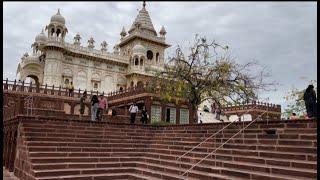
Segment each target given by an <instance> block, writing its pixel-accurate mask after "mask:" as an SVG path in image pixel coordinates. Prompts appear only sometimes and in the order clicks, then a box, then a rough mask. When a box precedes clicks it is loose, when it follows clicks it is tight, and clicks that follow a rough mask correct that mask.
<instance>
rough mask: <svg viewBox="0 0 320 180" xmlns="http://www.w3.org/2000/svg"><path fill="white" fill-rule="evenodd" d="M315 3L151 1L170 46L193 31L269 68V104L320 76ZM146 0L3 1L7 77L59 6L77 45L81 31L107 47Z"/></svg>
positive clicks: (84, 40)
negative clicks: (272, 86)
mask: <svg viewBox="0 0 320 180" xmlns="http://www.w3.org/2000/svg"><path fill="white" fill-rule="evenodd" d="M316 5H317V4H316V2H280V3H279V2H147V6H146V8H147V10H148V11H149V15H150V17H151V20H152V22H153V25H154V27H155V29H156V31H157V32H159V30H160V28H161V26H162V25H164V27H165V29H166V31H167V36H166V41H167V43H169V44H171V45H172V46H171V47H170V48H168V49H167V51H166V54H165V55H170V54H172V53H173V50H174V48H175V47H176V45H178V44H180V45H183V46H187V45H188V43H189V42H191V41H192V39H193V37H194V35H195V34H196V33H198V34H199V35H203V36H206V37H207V39H209V40H216V41H218V42H220V43H222V44H227V45H228V46H229V47H230V49H231V53H232V56H233V57H236V61H237V62H239V63H244V62H248V61H251V60H256V61H259V63H260V64H263V65H266V66H268V67H269V70H270V72H271V73H272V79H271V80H276V81H277V82H278V83H279V84H280V85H279V86H277V91H274V92H264V93H263V94H262V97H270V102H272V103H277V104H281V105H285V102H284V99H283V97H284V96H285V95H286V93H287V92H288V91H289V90H290V88H291V87H293V86H294V87H297V88H299V89H303V88H306V86H307V85H308V83H309V81H310V80H317V51H316V49H317V41H316V39H317V34H316V33H317V29H316V27H317V15H316V13H317V7H316ZM141 7H142V2H4V6H3V8H4V20H3V23H4V34H3V37H4V38H3V46H4V58H3V60H4V62H3V76H4V78H6V77H8V78H9V79H15V72H16V68H17V65H18V63H19V61H20V58H21V57H22V55H23V54H24V53H25V52H29V54H30V53H31V52H32V51H31V44H32V43H33V42H34V38H35V36H36V35H37V34H39V33H40V32H41V29H42V28H44V27H45V26H46V25H47V24H49V22H50V18H51V16H52V15H54V14H56V13H57V9H58V8H60V11H61V15H62V16H63V17H64V18H65V20H66V26H67V28H68V30H69V33H68V34H67V36H66V41H68V42H72V41H73V37H74V36H75V34H76V33H77V32H79V33H80V35H81V37H82V40H81V42H82V45H84V46H87V40H88V39H89V38H90V37H93V38H94V40H95V41H96V42H95V46H96V48H97V49H100V44H101V42H102V41H104V40H105V41H107V43H108V44H109V45H108V50H109V51H110V50H112V47H113V46H114V44H115V43H117V42H118V41H119V39H120V35H119V34H120V31H121V29H122V27H123V26H124V27H125V29H126V30H127V31H128V30H129V28H130V27H131V24H132V23H133V21H134V19H135V17H136V16H137V14H138V9H141Z"/></svg>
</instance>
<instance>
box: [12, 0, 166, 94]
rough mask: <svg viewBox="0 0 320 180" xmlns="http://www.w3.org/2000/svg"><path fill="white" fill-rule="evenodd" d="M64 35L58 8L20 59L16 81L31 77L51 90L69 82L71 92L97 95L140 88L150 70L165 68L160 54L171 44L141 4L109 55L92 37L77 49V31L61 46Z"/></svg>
mask: <svg viewBox="0 0 320 180" xmlns="http://www.w3.org/2000/svg"><path fill="white" fill-rule="evenodd" d="M39 29H40V28H39ZM67 34H68V27H66V19H65V18H64V17H63V16H62V15H61V12H60V10H58V12H57V13H56V14H55V15H53V16H52V17H51V19H50V22H49V24H48V25H46V26H45V30H42V32H41V33H40V34H39V35H37V36H36V37H35V42H34V43H33V44H32V45H31V47H32V50H33V51H32V53H31V55H29V54H28V53H25V54H24V55H23V57H22V58H21V62H20V63H19V65H18V68H17V74H19V79H20V80H21V81H24V80H25V79H26V78H27V77H30V78H32V79H33V81H34V82H35V83H37V84H40V85H45V84H47V85H49V86H52V85H54V86H55V87H58V86H62V87H64V86H65V85H66V84H69V83H70V82H73V84H74V87H75V88H76V89H79V88H80V89H83V90H84V89H86V90H89V91H90V90H94V91H99V92H102V91H104V92H110V91H115V90H121V89H124V88H125V87H132V86H138V87H139V86H142V85H144V84H146V83H147V80H148V77H150V76H152V75H153V71H154V70H156V69H158V70H161V68H163V67H164V51H165V49H166V48H168V47H169V46H170V45H168V44H167V43H166V42H165V35H166V30H165V28H164V27H163V26H162V28H161V29H160V30H159V32H157V31H156V30H155V29H154V26H153V24H152V21H151V19H150V16H149V13H148V11H147V10H146V3H145V2H144V3H143V7H142V9H141V10H140V11H139V13H138V15H137V17H136V19H135V20H134V22H133V23H132V26H131V27H130V29H129V31H128V32H127V31H126V30H125V28H124V27H123V29H122V31H121V32H120V41H119V43H117V44H116V45H115V46H114V47H113V52H109V51H108V43H107V42H106V41H103V42H102V43H101V44H100V48H99V49H97V47H96V45H95V40H94V39H93V38H92V37H91V38H90V39H89V40H88V41H87V46H85V45H82V44H81V36H80V34H79V33H77V34H76V35H75V37H74V38H73V39H74V41H73V42H70V43H69V42H66V41H65V37H66V36H67Z"/></svg>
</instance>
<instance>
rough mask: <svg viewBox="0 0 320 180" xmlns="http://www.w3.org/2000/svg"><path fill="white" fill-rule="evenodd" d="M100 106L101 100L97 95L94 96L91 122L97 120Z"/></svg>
mask: <svg viewBox="0 0 320 180" xmlns="http://www.w3.org/2000/svg"><path fill="white" fill-rule="evenodd" d="M98 106H99V99H98V96H97V95H93V96H92V98H91V121H96V120H97V111H98Z"/></svg>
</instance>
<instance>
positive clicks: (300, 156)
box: [28, 146, 317, 161]
mask: <svg viewBox="0 0 320 180" xmlns="http://www.w3.org/2000/svg"><path fill="white" fill-rule="evenodd" d="M28 149H29V151H30V152H34V151H47V152H50V151H51V152H52V151H53V152H59V151H62V152H63V151H64V152H65V151H69V152H109V153H119V152H124V153H128V152H131V151H139V152H157V153H164V154H165V153H167V154H175V155H180V154H184V153H185V152H187V150H181V149H167V148H151V147H144V148H114V147H94V148H93V147H55V146H54V147H41V146H40V147H39V146H38V147H28ZM213 150H215V148H213V149H210V151H209V150H208V151H205V152H201V151H192V152H189V154H190V155H193V156H202V155H203V154H207V153H208V152H211V151H213ZM217 152H221V153H225V154H232V155H242V156H256V157H271V158H279V159H292V160H305V161H316V159H317V154H304V153H290V152H280V151H265V150H248V149H234V148H230V147H229V148H220V149H218V150H217Z"/></svg>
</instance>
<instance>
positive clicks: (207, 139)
mask: <svg viewBox="0 0 320 180" xmlns="http://www.w3.org/2000/svg"><path fill="white" fill-rule="evenodd" d="M258 105H259V104H255V105H254V106H253V107H252V108H250V109H248V110H247V111H246V112H244V113H243V114H242V115H244V114H247V113H248V112H249V111H251V110H253V109H254V108H256V107H257V106H258ZM242 115H241V116H242ZM241 116H240V117H241ZM234 122H236V121H232V122H230V123H229V124H227V125H226V126H224V127H223V128H222V129H220V130H219V131H217V132H215V133H214V134H212V135H211V136H209V137H207V138H206V139H205V140H203V141H202V142H200V143H199V144H198V145H196V146H194V147H193V148H192V149H190V150H189V151H187V152H185V153H184V154H183V155H181V156H179V157H178V158H177V159H176V160H180V159H181V158H182V157H184V156H185V155H187V154H188V153H190V152H191V151H193V150H194V149H196V148H197V147H199V146H200V145H201V144H203V143H205V142H206V141H208V140H209V139H211V138H213V137H214V136H216V135H217V134H219V133H220V132H221V131H222V133H223V130H224V129H226V128H227V127H229V126H230V125H231V124H233V123H234Z"/></svg>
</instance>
